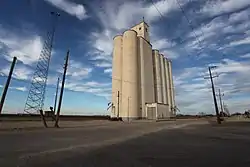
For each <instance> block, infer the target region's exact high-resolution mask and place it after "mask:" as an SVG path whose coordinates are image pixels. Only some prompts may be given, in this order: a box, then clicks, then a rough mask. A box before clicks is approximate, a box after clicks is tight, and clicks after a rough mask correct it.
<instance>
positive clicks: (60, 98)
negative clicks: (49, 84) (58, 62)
mask: <svg viewBox="0 0 250 167" xmlns="http://www.w3.org/2000/svg"><path fill="white" fill-rule="evenodd" d="M68 61H69V50H68V51H67V55H66V60H65V65H64V72H63V79H62V87H61V93H60V97H59V103H58V108H57V114H56V122H55V127H57V128H59V125H58V121H59V116H60V111H61V105H62V98H63V91H64V83H65V78H66V72H67V67H68Z"/></svg>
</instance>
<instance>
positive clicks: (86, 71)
mask: <svg viewBox="0 0 250 167" xmlns="http://www.w3.org/2000/svg"><path fill="white" fill-rule="evenodd" d="M92 70H93V69H92V68H91V67H89V66H84V65H83V64H81V63H80V62H77V61H74V60H70V62H69V69H68V71H67V75H68V76H70V77H72V78H73V79H76V80H82V79H84V78H88V77H89V76H90V74H91V72H92ZM59 72H61V71H59Z"/></svg>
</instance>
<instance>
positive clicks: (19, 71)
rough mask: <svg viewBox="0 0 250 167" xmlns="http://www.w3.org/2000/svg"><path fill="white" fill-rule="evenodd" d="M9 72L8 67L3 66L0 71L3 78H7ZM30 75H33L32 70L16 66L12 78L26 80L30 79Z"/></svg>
mask: <svg viewBox="0 0 250 167" xmlns="http://www.w3.org/2000/svg"><path fill="white" fill-rule="evenodd" d="M9 70H10V69H9V66H5V67H3V68H1V69H0V72H1V73H3V74H4V75H5V76H8V74H9ZM32 75H33V71H32V69H30V68H29V67H27V66H23V65H17V66H16V67H15V70H14V72H13V77H14V78H16V79H20V80H28V79H30V78H31V77H32Z"/></svg>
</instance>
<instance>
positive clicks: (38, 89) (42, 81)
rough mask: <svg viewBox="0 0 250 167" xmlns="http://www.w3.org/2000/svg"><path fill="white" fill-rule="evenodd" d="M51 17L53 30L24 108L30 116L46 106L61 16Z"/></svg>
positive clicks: (49, 33)
mask: <svg viewBox="0 0 250 167" xmlns="http://www.w3.org/2000/svg"><path fill="white" fill-rule="evenodd" d="M51 15H52V17H53V19H52V20H53V21H52V30H51V31H49V32H48V33H47V37H46V39H45V41H44V43H43V49H42V51H41V53H40V57H39V59H38V63H37V66H36V70H35V73H34V75H33V78H32V80H31V87H30V90H29V94H28V98H27V101H26V103H25V107H24V112H26V113H29V114H33V113H38V112H39V110H42V109H43V106H44V99H45V92H46V84H47V78H48V71H49V64H50V57H51V50H52V45H53V40H54V35H55V29H56V23H57V20H58V17H59V16H60V14H59V13H55V12H51Z"/></svg>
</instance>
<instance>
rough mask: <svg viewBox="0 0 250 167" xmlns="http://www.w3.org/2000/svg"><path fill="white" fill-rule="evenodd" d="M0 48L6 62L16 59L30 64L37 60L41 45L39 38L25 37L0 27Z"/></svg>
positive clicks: (35, 36)
mask: <svg viewBox="0 0 250 167" xmlns="http://www.w3.org/2000/svg"><path fill="white" fill-rule="evenodd" d="M0 46H1V47H2V49H4V51H5V54H4V57H5V58H6V59H7V60H8V61H12V58H13V57H17V59H18V60H19V61H22V62H23V63H24V64H32V63H34V62H36V61H37V60H38V58H39V55H40V52H41V49H42V46H43V44H42V39H41V37H40V36H37V35H26V33H23V32H16V31H11V29H7V28H3V27H2V26H0Z"/></svg>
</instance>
